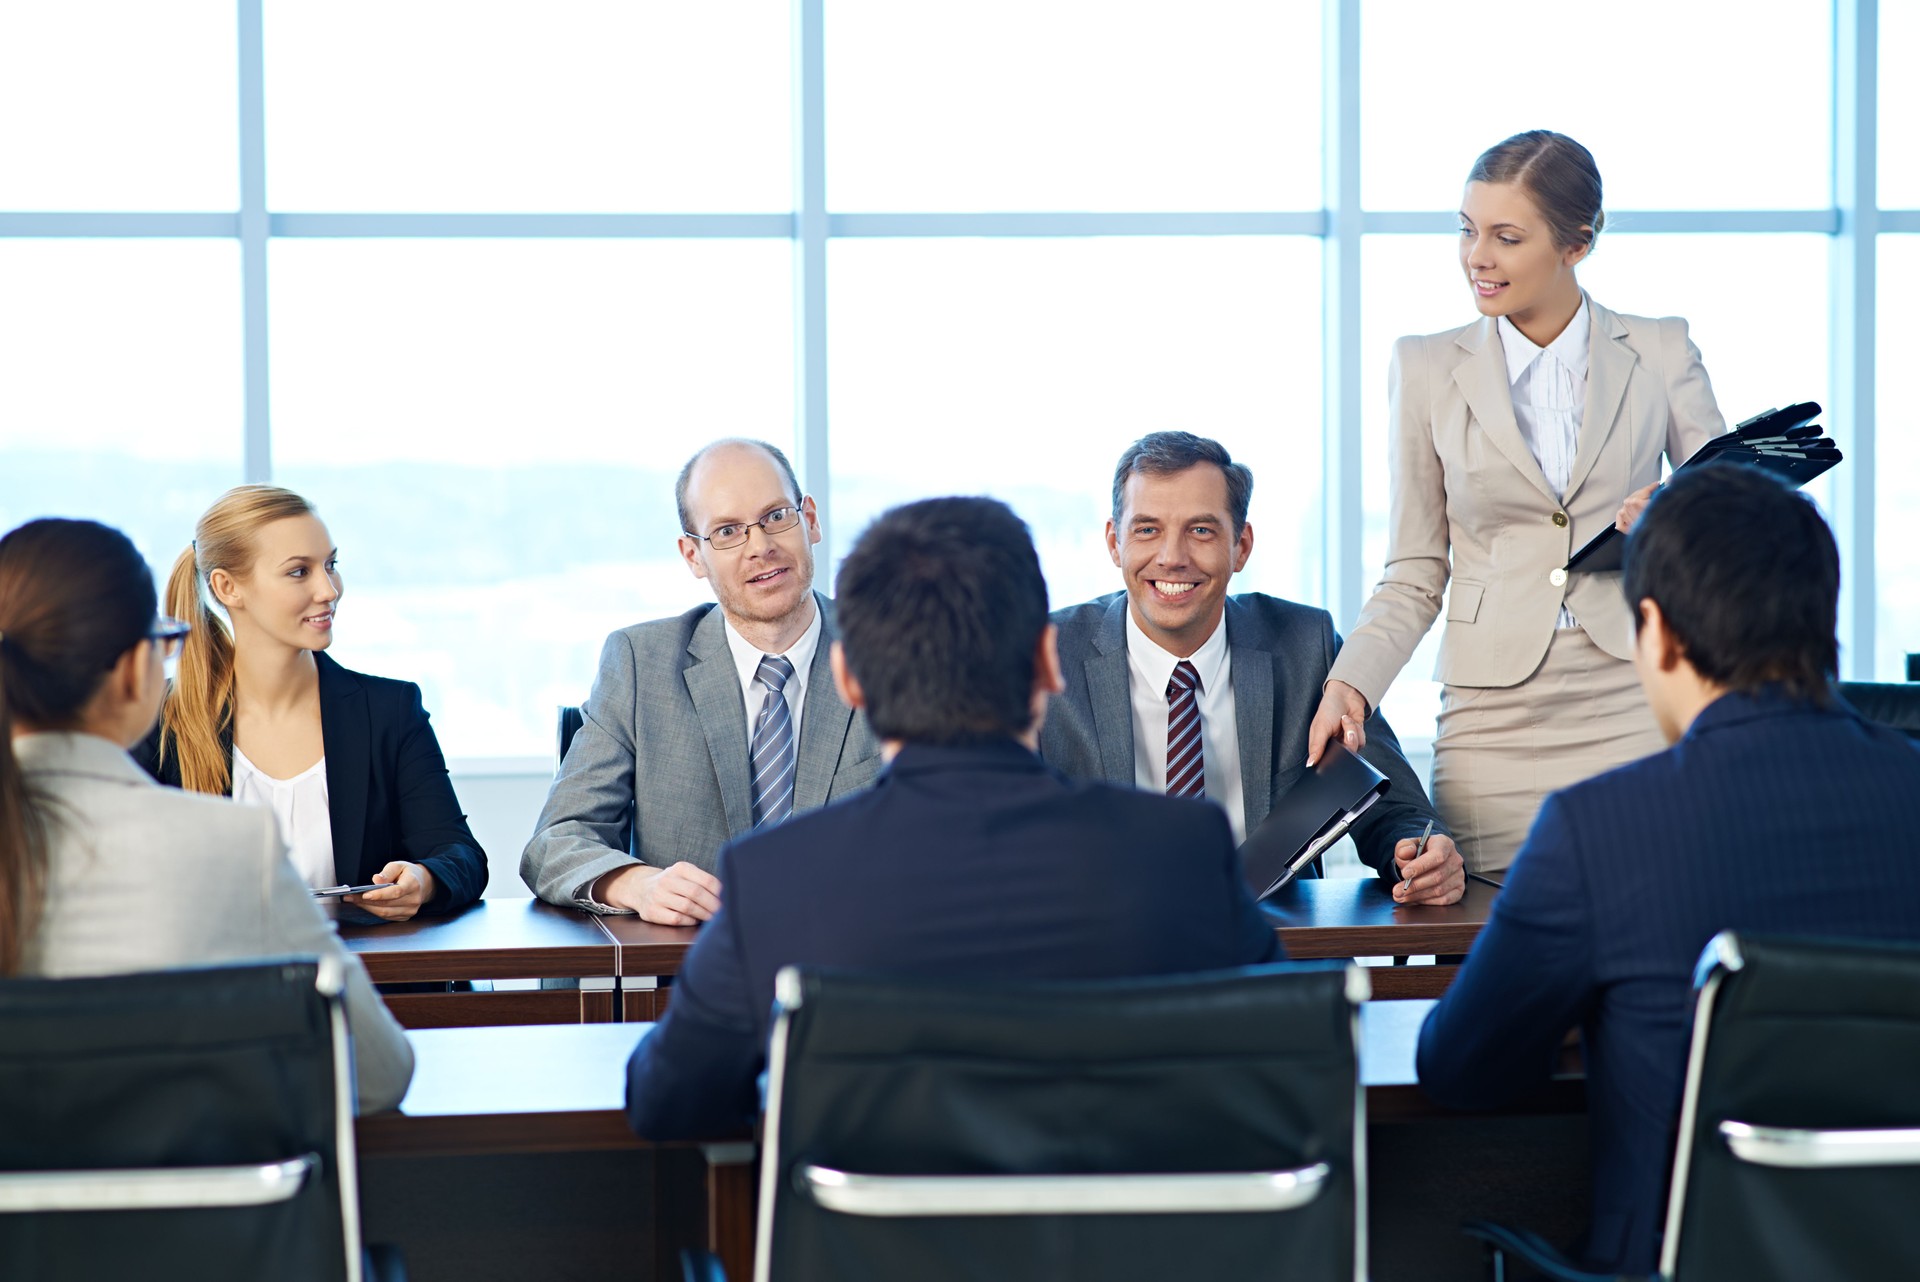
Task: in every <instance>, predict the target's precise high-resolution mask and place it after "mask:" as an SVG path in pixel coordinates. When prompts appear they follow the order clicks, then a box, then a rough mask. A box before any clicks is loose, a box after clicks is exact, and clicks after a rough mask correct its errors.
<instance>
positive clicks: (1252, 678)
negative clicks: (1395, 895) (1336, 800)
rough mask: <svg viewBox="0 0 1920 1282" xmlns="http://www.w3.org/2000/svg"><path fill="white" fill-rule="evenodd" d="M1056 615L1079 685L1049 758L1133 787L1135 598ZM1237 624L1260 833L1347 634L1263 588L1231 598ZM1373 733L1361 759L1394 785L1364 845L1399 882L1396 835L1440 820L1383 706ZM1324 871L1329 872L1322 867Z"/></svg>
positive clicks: (1058, 707)
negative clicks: (1131, 607) (1131, 622)
mask: <svg viewBox="0 0 1920 1282" xmlns="http://www.w3.org/2000/svg"><path fill="white" fill-rule="evenodd" d="M1053 622H1054V625H1055V626H1056V627H1058V628H1059V629H1060V666H1061V669H1062V675H1063V676H1064V677H1065V679H1066V683H1067V689H1066V692H1065V693H1064V694H1061V695H1059V696H1057V697H1056V698H1055V699H1054V700H1053V704H1052V706H1051V707H1050V708H1049V709H1048V710H1047V722H1046V725H1045V727H1044V728H1043V729H1042V730H1041V732H1040V754H1041V755H1042V756H1043V757H1045V758H1046V759H1047V762H1048V763H1049V764H1050V765H1052V766H1054V767H1055V768H1056V769H1058V770H1060V771H1062V772H1063V773H1065V774H1066V775H1067V776H1068V777H1070V778H1074V779H1086V780H1102V781H1104V782H1106V783H1111V784H1118V785H1121V786H1123V787H1132V786H1134V776H1133V702H1132V696H1131V694H1130V692H1129V690H1128V688H1127V681H1128V670H1127V594H1126V593H1125V592H1115V593H1112V594H1111V595H1108V596H1103V597H1100V598H1098V599H1097V600H1093V601H1088V602H1085V603H1084V604H1081V605H1074V606H1068V607H1067V608H1066V609H1064V610H1056V611H1054V614H1053ZM1226 625H1227V648H1228V650H1229V652H1230V653H1231V655H1232V672H1233V708H1234V718H1235V720H1237V721H1238V722H1239V725H1238V726H1237V727H1236V729H1237V730H1238V732H1239V741H1240V784H1241V790H1242V793H1243V794H1244V796H1245V799H1246V807H1247V831H1248V832H1249V833H1251V832H1252V831H1253V830H1254V829H1256V828H1258V827H1259V826H1260V822H1261V820H1263V819H1265V818H1266V817H1267V814H1268V812H1270V811H1271V810H1272V809H1273V803H1274V801H1275V799H1277V798H1279V797H1284V796H1285V795H1286V794H1287V789H1289V788H1291V787H1292V786H1293V784H1294V781H1295V780H1296V779H1298V778H1299V777H1300V774H1301V772H1302V771H1303V770H1305V768H1306V760H1307V727H1308V726H1309V725H1311V724H1312V722H1313V714H1314V713H1315V712H1316V711H1317V710H1318V709H1319V707H1320V689H1321V687H1322V686H1323V685H1325V684H1326V680H1327V669H1328V668H1330V667H1332V666H1333V656H1334V655H1336V654H1338V653H1339V652H1340V635H1339V633H1337V632H1335V631H1334V629H1333V616H1331V615H1329V614H1328V613H1327V612H1326V611H1325V610H1316V609H1314V608H1312V607H1311V606H1305V605H1297V604H1295V603H1294V602H1292V601H1283V600H1281V599H1280V598H1279V597H1274V596H1267V595H1266V594H1265V593H1261V592H1248V593H1243V594H1242V595H1239V596H1230V597H1228V598H1227V618H1226ZM1366 729H1367V746H1366V747H1365V748H1364V749H1362V750H1361V755H1362V756H1364V757H1366V759H1367V760H1369V761H1371V762H1372V763H1373V764H1374V766H1375V768H1377V769H1378V770H1379V771H1380V773H1382V774H1384V775H1385V776H1386V777H1387V778H1388V779H1389V780H1390V781H1391V782H1392V785H1393V786H1392V787H1391V788H1389V789H1388V790H1387V795H1386V796H1385V797H1383V798H1381V799H1380V801H1378V802H1377V803H1375V804H1374V806H1373V807H1372V808H1371V809H1370V810H1368V811H1367V813H1366V814H1365V815H1363V816H1361V818H1360V821H1359V822H1358V823H1357V824H1355V825H1354V827H1353V841H1354V845H1355V846H1356V847H1357V848H1358V849H1359V852H1360V858H1361V859H1362V860H1363V861H1364V862H1365V863H1366V864H1367V865H1368V866H1369V867H1371V868H1373V869H1374V870H1375V871H1376V872H1378V873H1379V874H1380V875H1381V877H1383V878H1386V879H1392V878H1393V877H1394V876H1395V873H1394V864H1393V847H1394V843H1395V842H1397V841H1399V840H1400V839H1401V838H1402V837H1418V836H1419V835H1420V830H1421V829H1422V828H1424V827H1425V826H1426V823H1427V820H1429V819H1434V818H1436V817H1435V815H1434V810H1433V804H1432V803H1431V802H1430V801H1428V800H1427V791H1426V789H1425V788H1423V787H1421V786H1420V779H1419V776H1418V775H1416V774H1415V773H1414V771H1413V767H1412V766H1410V765H1408V764H1407V759H1406V757H1405V756H1404V755H1403V754H1402V753H1401V751H1400V741H1399V740H1398V739H1396V738H1394V734H1393V727H1392V726H1389V725H1388V724H1387V720H1386V718H1385V717H1383V716H1381V715H1380V714H1379V713H1378V712H1375V713H1374V714H1373V715H1372V716H1371V717H1369V718H1367V727H1366ZM1434 831H1436V832H1446V831H1447V828H1446V825H1445V824H1442V823H1438V822H1437V821H1436V823H1435V826H1434ZM1448 835H1452V834H1450V833H1449V834H1448ZM1314 872H1315V874H1316V875H1317V874H1318V868H1317V867H1316V868H1315V869H1314Z"/></svg>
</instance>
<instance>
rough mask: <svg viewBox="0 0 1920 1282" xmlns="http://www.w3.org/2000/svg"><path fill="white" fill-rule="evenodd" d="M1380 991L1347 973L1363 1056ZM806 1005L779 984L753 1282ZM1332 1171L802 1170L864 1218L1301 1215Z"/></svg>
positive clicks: (1357, 1097)
mask: <svg viewBox="0 0 1920 1282" xmlns="http://www.w3.org/2000/svg"><path fill="white" fill-rule="evenodd" d="M1371 995H1372V981H1371V980H1370V979H1369V978H1368V976H1367V972H1366V970H1365V969H1364V968H1362V967H1360V966H1357V965H1349V966H1348V967H1347V968H1346V997H1347V1001H1348V1003H1349V1005H1350V1006H1351V1008H1352V1009H1351V1011H1350V1014H1349V1021H1348V1022H1349V1028H1350V1036H1351V1037H1352V1039H1353V1050H1354V1060H1355V1063H1356V1065H1357V1064H1358V1062H1359V1056H1360V1007H1361V1006H1362V1005H1363V1004H1365V1002H1366V1001H1367V1000H1368V998H1369V997H1370V996H1371ZM803 1000H804V996H803V989H802V985H801V979H800V972H799V971H798V970H797V969H795V968H794V967H791V966H789V967H786V968H784V969H783V970H781V971H780V973H779V974H778V975H777V976H776V977H775V981H774V1024H773V1032H772V1036H771V1038H770V1039H769V1044H768V1054H767V1063H768V1072H767V1101H766V1116H765V1122H764V1126H763V1129H762V1137H763V1138H762V1145H763V1151H762V1154H761V1160H760V1206H759V1211H758V1216H757V1219H756V1222H755V1227H754V1266H753V1276H754V1282H772V1267H773V1209H774V1204H775V1202H776V1201H777V1200H778V1194H779V1186H778V1181H779V1179H780V1174H779V1173H780V1168H781V1161H780V1121H781V1112H782V1104H783V1099H784V1095H785V1087H786V1069H787V1039H788V1033H789V1027H790V1024H791V1021H792V1017H793V1012H794V1011H795V1010H798V1009H799V1008H800V1006H801V1004H802V1002H803ZM1352 1124H1353V1150H1352V1151H1353V1176H1354V1221H1353V1222H1354V1244H1353V1278H1354V1282H1366V1279H1367V1276H1368V1273H1367V1267H1368V1266H1367V1170H1366V1161H1367V1157H1366V1154H1367V1142H1366V1140H1367V1097H1366V1090H1365V1088H1364V1087H1363V1086H1362V1085H1361V1083H1360V1078H1359V1074H1358V1072H1356V1073H1355V1074H1354V1093H1353V1113H1352ZM1330 1175H1331V1171H1330V1168H1329V1167H1328V1166H1327V1164H1326V1163H1324V1162H1315V1163H1312V1164H1310V1165H1308V1166H1303V1167H1299V1168H1295V1169H1293V1170H1284V1171H1226V1172H1203V1173H1176V1174H1151V1175H1106V1174H1102V1175H966V1176H947V1175H940V1176H925V1175H870V1174H862V1173H857V1172H848V1171H838V1170H834V1169H832V1168H829V1167H822V1166H816V1165H811V1164H809V1165H804V1166H801V1167H799V1168H798V1169H797V1171H796V1176H797V1180H798V1183H799V1185H800V1187H801V1189H802V1190H803V1191H804V1192H805V1193H807V1194H808V1195H809V1196H811V1197H812V1198H813V1199H814V1200H815V1201H816V1202H818V1203H819V1204H820V1205H821V1206H822V1207H825V1208H826V1209H828V1210H831V1211H837V1212H840V1213H842V1214H847V1215H864V1216H881V1217H895V1216H939V1217H945V1216H982V1215H1000V1216H1013V1215H1113V1214H1116V1213H1119V1214H1128V1215H1153V1214H1192V1213H1195V1212H1203V1213H1224V1214H1236V1213H1247V1212H1274V1211H1286V1210H1294V1209H1298V1208H1300V1207H1303V1206H1306V1205H1308V1204H1310V1203H1311V1202H1313V1201H1314V1200H1315V1199H1316V1198H1317V1197H1318V1196H1319V1195H1320V1193H1321V1192H1322V1190H1323V1189H1324V1187H1325V1185H1326V1183H1327V1181H1328V1179H1329V1177H1330Z"/></svg>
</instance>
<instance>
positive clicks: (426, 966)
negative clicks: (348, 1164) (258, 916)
mask: <svg viewBox="0 0 1920 1282" xmlns="http://www.w3.org/2000/svg"><path fill="white" fill-rule="evenodd" d="M1497 893H1498V892H1497V891H1495V890H1494V889H1492V888H1491V887H1488V886H1485V885H1482V884H1480V883H1479V882H1468V883H1467V893H1466V896H1465V897H1464V898H1463V899H1461V901H1460V902H1459V903H1457V904H1451V905H1449V906H1447V907H1445V908H1427V907H1419V908H1407V907H1402V906H1400V905H1398V904H1396V903H1394V902H1393V898H1392V896H1391V895H1389V894H1388V893H1387V889H1386V887H1385V886H1384V885H1383V884H1382V883H1381V882H1380V881H1379V880H1378V879H1376V878H1373V877H1365V878H1317V879H1313V880H1306V881H1298V882H1295V883H1294V884H1293V885H1292V886H1289V887H1287V888H1286V889H1285V890H1283V891H1282V892H1280V894H1278V895H1276V896H1275V897H1274V898H1273V899H1272V900H1269V901H1268V902H1267V903H1266V904H1264V905H1263V906H1262V907H1263V908H1264V910H1265V912H1266V914H1267V916H1268V918H1269V919H1271V920H1272V922H1273V924H1274V929H1276V930H1277V931H1279V933H1280V941H1281V943H1282V945H1284V946H1285V948H1286V950H1287V955H1288V956H1289V957H1296V958H1342V957H1395V956H1398V957H1405V956H1435V955H1437V956H1440V957H1447V956H1453V955H1459V954H1462V953H1465V952H1466V951H1467V950H1468V949H1469V948H1471V947H1472V945H1473V940H1474V937H1475V936H1476V935H1478V934H1479V933H1480V928H1481V926H1483V925H1484V924H1485V923H1486V920H1487V914H1488V913H1489V911H1491V909H1492V905H1493V899H1494V896H1495V894H1497ZM340 935H341V938H342V939H344V940H345V941H346V944H347V946H348V947H349V948H351V949H352V950H353V951H354V952H355V953H357V954H358V955H359V957H360V959H361V960H362V961H363V962H365V963H366V967H367V972H368V974H369V975H370V976H371V977H372V978H373V981H374V982H375V983H377V984H385V985H395V984H401V985H408V986H409V988H408V989H407V990H389V991H388V992H387V993H386V999H387V1004H388V1006H389V1007H390V1008H391V1009H392V1010H393V1012H394V1015H395V1016H396V1017H397V1018H398V1019H399V1020H400V1022H401V1023H403V1024H405V1025H406V1026H407V1027H409V1028H451V1027H473V1026H485V1025H500V1024H576V1023H587V1024H593V1023H619V1022H622V1021H625V1022H635V1021H645V1020H652V1019H657V1018H659V1016H660V1015H661V1013H662V1012H663V1011H664V1010H665V1008H666V1003H667V998H668V995H669V994H670V992H671V983H672V977H673V976H674V975H675V974H677V973H679V970H680V962H681V959H682V958H683V957H685V955H686V951H687V949H688V947H689V946H691V944H692V942H693V937H694V928H692V927H682V926H655V925H653V924H651V923H649V922H643V921H641V920H640V919H639V918H637V917H631V916H624V917H599V916H595V915H594V914H592V913H586V912H581V911H579V910H577V909H571V908H556V907H554V906H553V905H551V904H546V903H542V902H540V901H538V900H533V899H485V900H482V901H481V902H479V903H477V904H475V905H473V906H472V907H471V908H467V909H464V910H462V911H461V912H458V913H455V914H453V915H451V916H448V917H416V918H415V919H413V920H412V921H407V922H397V923H360V922H352V921H349V920H345V919H343V920H342V922H341V926H340ZM1454 969H1455V968H1454V967H1452V966H1446V965H1436V966H1396V967H1384V966H1382V967H1374V968H1373V969H1372V970H1371V971H1370V974H1371V977H1372V979H1373V983H1374V994H1373V995H1374V996H1375V997H1376V998H1410V997H1437V996H1439V995H1440V994H1441V993H1442V992H1444V991H1446V986H1447V984H1448V983H1449V982H1451V980H1452V978H1453V972H1454ZM496 980H498V981H528V980H555V981H563V984H556V985H552V986H548V987H530V986H528V985H527V984H525V983H521V984H518V985H516V986H514V987H512V988H507V987H504V986H500V987H495V986H493V985H491V984H490V983H489V982H488V981H496ZM476 981H478V982H476ZM449 984H456V985H460V986H461V988H462V991H449V990H448V985H449ZM414 986H418V989H421V990H425V989H432V990H433V991H416V990H414Z"/></svg>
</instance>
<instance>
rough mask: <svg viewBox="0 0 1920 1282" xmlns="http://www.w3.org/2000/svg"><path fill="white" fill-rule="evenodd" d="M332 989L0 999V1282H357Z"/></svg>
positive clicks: (197, 974)
mask: <svg viewBox="0 0 1920 1282" xmlns="http://www.w3.org/2000/svg"><path fill="white" fill-rule="evenodd" d="M343 978H344V976H343V973H342V971H341V968H340V966H339V965H338V964H337V963H334V962H332V961H330V960H329V961H321V962H316V961H314V960H312V959H288V960H274V961H270V962H256V963H249V964H246V965H235V966H212V967H204V968H196V969H188V970H175V971H163V972H152V973H145V974H131V975H113V976H106V977H101V978H89V979H9V980H4V981H0V1278H22V1279H24V1278H34V1279H68V1278H73V1279H79V1278H103V1277H126V1278H140V1279H143V1280H144V1279H166V1278H176V1277H180V1278H184V1277H192V1278H196V1279H207V1278H234V1279H240V1278H247V1279H252V1278H273V1279H276V1282H308V1280H309V1279H312V1280H314V1282H318V1280H320V1279H326V1280H327V1282H339V1279H341V1278H347V1279H351V1280H357V1279H358V1278H359V1276H360V1268H361V1255H360V1228H359V1222H358V1216H359V1196H358V1191H357V1189H356V1188H355V1184H354V1171H355V1167H354V1149H353V1071H352V1060H351V1048H350V1046H349V1043H348V1040H347V1031H346V1020H345V1016H344V1014H343V1011H342V1007H341V1003H340V990H341V986H342V982H343Z"/></svg>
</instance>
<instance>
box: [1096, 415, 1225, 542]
mask: <svg viewBox="0 0 1920 1282" xmlns="http://www.w3.org/2000/svg"><path fill="white" fill-rule="evenodd" d="M1196 463H1211V464H1213V465H1214V466H1215V467H1217V468H1219V469H1220V471H1221V472H1222V473H1223V474H1224V475H1225V476H1226V478H1227V516H1228V518H1229V519H1231V520H1232V521H1233V537H1234V538H1236V539H1237V538H1239V537H1240V531H1241V530H1243V529H1245V528H1246V525H1247V505H1248V504H1249V503H1251V502H1253V469H1252V468H1250V467H1248V466H1247V465H1246V464H1245V463H1236V462H1234V461H1233V455H1231V454H1229V453H1227V447H1226V446H1224V445H1222V444H1220V442H1218V441H1211V440H1208V439H1207V438H1206V437H1204V436H1195V435H1194V434H1193V433H1192V432H1150V433H1148V434H1147V435H1145V436H1143V437H1141V438H1140V439H1139V440H1137V441H1135V442H1134V443H1133V444H1131V445H1129V446H1127V449H1126V452H1125V453H1124V454H1122V455H1121V456H1120V462H1119V465H1118V466H1116V467H1115V468H1114V469H1113V523H1114V525H1115V526H1116V527H1118V526H1119V524H1120V508H1121V505H1122V501H1123V500H1124V499H1125V497H1126V488H1127V478H1128V477H1129V476H1132V475H1133V474H1134V473H1135V472H1144V473H1146V474H1147V475H1149V476H1170V475H1172V474H1173V473H1175V472H1184V471H1186V470H1187V469H1188V468H1190V467H1192V466H1194V465H1195V464H1196Z"/></svg>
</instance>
